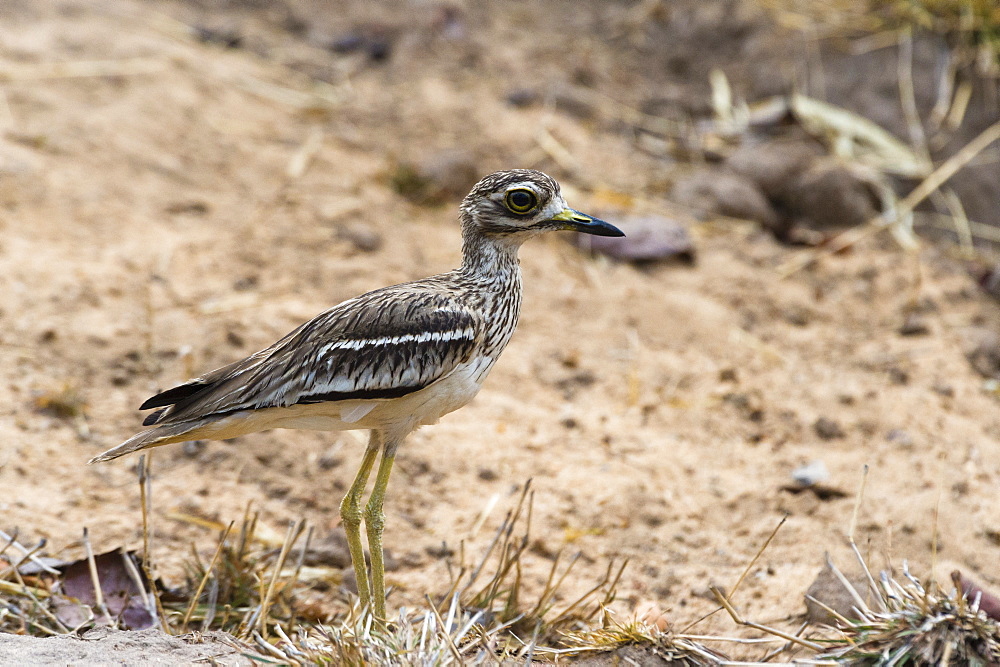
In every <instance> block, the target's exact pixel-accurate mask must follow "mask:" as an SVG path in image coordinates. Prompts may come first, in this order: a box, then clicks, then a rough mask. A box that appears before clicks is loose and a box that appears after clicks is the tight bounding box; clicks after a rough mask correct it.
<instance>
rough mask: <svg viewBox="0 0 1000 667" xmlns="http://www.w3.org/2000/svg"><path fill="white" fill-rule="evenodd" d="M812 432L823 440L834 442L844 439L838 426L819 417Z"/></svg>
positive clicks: (842, 430) (832, 421) (842, 432)
mask: <svg viewBox="0 0 1000 667" xmlns="http://www.w3.org/2000/svg"><path fill="white" fill-rule="evenodd" d="M813 430H815V431H816V435H818V436H819V437H820V438H822V439H823V440H835V439H837V438H843V437H844V435H845V434H844V429H842V428H841V427H840V424H838V423H837V422H835V421H834V420H832V419H828V418H826V417H820V418H819V419H817V420H816V423H815V424H813Z"/></svg>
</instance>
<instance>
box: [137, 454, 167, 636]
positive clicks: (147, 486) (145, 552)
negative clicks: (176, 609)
mask: <svg viewBox="0 0 1000 667" xmlns="http://www.w3.org/2000/svg"><path fill="white" fill-rule="evenodd" d="M152 468H153V453H152V452H147V453H145V454H142V455H140V456H139V506H140V507H141V508H142V569H143V570H144V571H145V572H146V580H147V581H148V582H149V588H150V590H151V591H152V592H153V598H154V599H155V600H156V611H157V615H158V616H159V619H160V629H161V630H163V632H164V633H166V634H170V630H169V628H168V627H167V616H166V614H164V613H163V601H162V600H160V591H159V589H158V588H157V587H156V578H155V577H154V576H153V553H152V550H151V549H150V546H149V545H150V542H151V541H152V533H153V528H152V525H151V523H150V514H151V513H152V510H151V508H150V504H151V503H152V495H153V481H152V475H151V474H150V471H151V470H152Z"/></svg>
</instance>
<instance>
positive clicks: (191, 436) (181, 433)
mask: <svg viewBox="0 0 1000 667" xmlns="http://www.w3.org/2000/svg"><path fill="white" fill-rule="evenodd" d="M213 421H215V419H213V418H209V419H194V420H191V421H184V422H177V423H175V424H163V425H161V426H157V427H156V428H151V429H148V430H145V431H142V432H140V433H136V434H135V435H133V436H132V437H131V438H129V439H128V440H126V441H125V442H123V443H122V444H120V445H118V446H117V447H112V448H111V449H109V450H108V451H106V452H104V453H103V454H98V455H97V456H95V457H94V458H92V459H90V461H88V463H101V462H102V461H110V460H111V459H116V458H118V457H119V456H125V455H126V454H131V453H132V452H137V451H139V450H140V449H148V448H149V447H159V446H160V445H169V444H171V443H174V442H187V441H188V440H197V439H198V435H197V434H196V433H194V431H197V430H198V429H200V428H202V427H203V426H205V425H207V424H210V423H212V422H213Z"/></svg>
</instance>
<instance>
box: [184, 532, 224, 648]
mask: <svg viewBox="0 0 1000 667" xmlns="http://www.w3.org/2000/svg"><path fill="white" fill-rule="evenodd" d="M234 523H235V522H234V521H230V522H229V526H228V527H227V528H226V531H225V532H224V533H223V534H222V537H221V538H220V539H219V546H217V547H216V548H215V554H214V555H213V556H212V562H210V563H209V564H208V567H207V568H205V575H204V576H203V577H202V578H201V581H199V582H198V588H197V589H196V590H195V592H194V595H192V596H191V603H190V604H189V605H188V608H187V611H186V612H185V613H184V620H183V621H181V632H182V633H183V632H186V631H187V626H188V621H190V620H191V614H193V613H194V609H195V606H197V604H198V598H199V597H201V592H202V591H203V590H205V584H206V583H208V580H209V578H210V577H211V576H212V571H213V570H214V569H215V564H216V563H217V562H219V556H220V555H222V549H223V547H225V546H226V540H227V539H229V533H230V531H232V529H233V524H234Z"/></svg>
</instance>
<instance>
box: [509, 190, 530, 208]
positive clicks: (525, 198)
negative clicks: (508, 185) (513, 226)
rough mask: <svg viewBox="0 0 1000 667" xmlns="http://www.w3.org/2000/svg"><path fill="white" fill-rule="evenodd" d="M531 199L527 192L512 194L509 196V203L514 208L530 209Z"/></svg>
mask: <svg viewBox="0 0 1000 667" xmlns="http://www.w3.org/2000/svg"><path fill="white" fill-rule="evenodd" d="M533 199H534V198H533V197H532V196H531V195H530V194H528V193H527V192H512V193H511V194H510V203H511V205H512V206H513V207H514V208H521V209H524V208H531V204H532V200H533Z"/></svg>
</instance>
